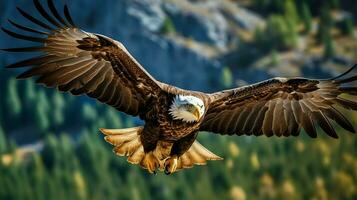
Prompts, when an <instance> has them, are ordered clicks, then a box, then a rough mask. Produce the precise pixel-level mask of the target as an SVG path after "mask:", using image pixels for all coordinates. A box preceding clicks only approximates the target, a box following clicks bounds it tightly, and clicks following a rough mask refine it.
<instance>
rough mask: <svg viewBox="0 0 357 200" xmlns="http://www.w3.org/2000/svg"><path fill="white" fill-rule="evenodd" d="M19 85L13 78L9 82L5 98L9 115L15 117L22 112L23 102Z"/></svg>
mask: <svg viewBox="0 0 357 200" xmlns="http://www.w3.org/2000/svg"><path fill="white" fill-rule="evenodd" d="M17 83H18V82H17V81H16V80H15V79H13V78H12V79H9V80H8V82H7V90H6V96H5V97H6V105H7V108H8V111H9V114H10V115H12V116H15V117H16V116H17V115H18V114H20V112H21V101H20V97H19V94H18V85H17Z"/></svg>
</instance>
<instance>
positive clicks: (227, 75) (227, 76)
mask: <svg viewBox="0 0 357 200" xmlns="http://www.w3.org/2000/svg"><path fill="white" fill-rule="evenodd" d="M221 84H222V86H223V87H224V88H229V87H232V85H233V75H232V71H231V69H230V68H229V67H224V68H223V69H222V72H221Z"/></svg>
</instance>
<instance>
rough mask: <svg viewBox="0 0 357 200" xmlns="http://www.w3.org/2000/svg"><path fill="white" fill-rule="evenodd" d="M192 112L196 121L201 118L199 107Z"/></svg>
mask: <svg viewBox="0 0 357 200" xmlns="http://www.w3.org/2000/svg"><path fill="white" fill-rule="evenodd" d="M192 114H193V115H194V116H195V118H196V121H199V120H200V118H201V115H200V110H199V109H198V108H197V107H195V109H194V110H193V112H192Z"/></svg>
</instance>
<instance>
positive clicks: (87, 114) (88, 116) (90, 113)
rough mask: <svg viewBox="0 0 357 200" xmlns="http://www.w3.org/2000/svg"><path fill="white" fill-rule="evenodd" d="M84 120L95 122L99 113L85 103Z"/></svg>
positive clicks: (83, 108)
mask: <svg viewBox="0 0 357 200" xmlns="http://www.w3.org/2000/svg"><path fill="white" fill-rule="evenodd" d="M82 119H84V120H85V121H86V122H93V121H95V120H96V119H97V111H96V110H95V109H94V107H93V106H92V105H91V104H89V103H84V104H83V105H82Z"/></svg>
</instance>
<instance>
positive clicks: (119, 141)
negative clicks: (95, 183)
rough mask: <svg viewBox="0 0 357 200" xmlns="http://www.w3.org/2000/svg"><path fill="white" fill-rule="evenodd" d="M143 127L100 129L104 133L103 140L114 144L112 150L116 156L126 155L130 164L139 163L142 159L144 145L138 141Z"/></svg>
mask: <svg viewBox="0 0 357 200" xmlns="http://www.w3.org/2000/svg"><path fill="white" fill-rule="evenodd" d="M142 130H143V127H133V128H127V129H100V131H101V132H102V133H103V134H104V135H106V136H105V138H104V139H105V141H107V142H108V143H110V144H111V145H113V146H114V148H113V152H114V153H115V154H116V155H118V156H127V157H128V159H127V161H128V162H129V163H131V164H140V162H141V161H142V160H143V159H144V156H145V152H144V147H143V145H142V144H141V141H140V134H141V132H142Z"/></svg>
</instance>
